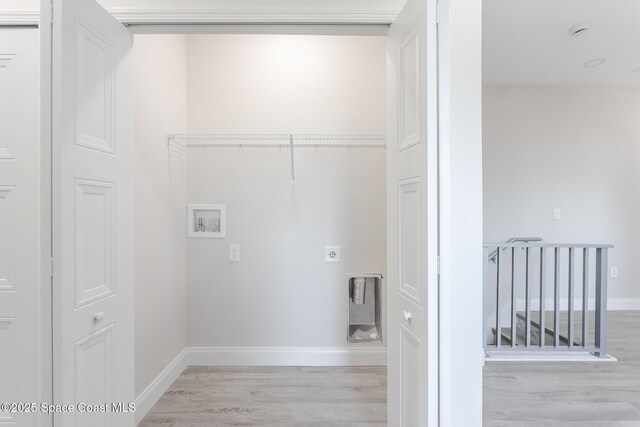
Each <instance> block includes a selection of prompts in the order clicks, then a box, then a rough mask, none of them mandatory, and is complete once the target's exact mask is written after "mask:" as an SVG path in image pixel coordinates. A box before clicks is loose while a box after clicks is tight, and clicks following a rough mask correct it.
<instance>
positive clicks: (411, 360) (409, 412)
mask: <svg viewBox="0 0 640 427" xmlns="http://www.w3.org/2000/svg"><path fill="white" fill-rule="evenodd" d="M421 347H422V341H421V340H420V339H419V338H418V337H417V336H415V335H414V334H412V333H411V331H409V329H407V328H406V327H405V326H404V325H400V402H402V404H401V409H400V424H399V425H400V426H401V427H411V426H419V425H420V418H419V415H420V404H421V402H420V389H421V384H420V381H421V380H422V372H421V370H420V368H421V362H420V359H421V352H422V348H421Z"/></svg>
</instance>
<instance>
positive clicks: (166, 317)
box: [134, 35, 187, 396]
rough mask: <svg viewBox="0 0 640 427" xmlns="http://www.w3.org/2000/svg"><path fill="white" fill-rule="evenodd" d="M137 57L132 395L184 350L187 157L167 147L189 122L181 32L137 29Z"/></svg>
mask: <svg viewBox="0 0 640 427" xmlns="http://www.w3.org/2000/svg"><path fill="white" fill-rule="evenodd" d="M134 57H135V69H134V73H135V81H134V82H135V85H134V86H135V114H136V122H135V123H136V128H135V269H136V270H135V283H136V305H135V310H136V314H135V333H136V367H135V368H136V396H139V395H140V393H142V392H143V391H144V390H145V388H146V387H147V386H148V385H149V384H150V383H151V382H152V381H153V380H154V379H155V378H156V376H158V374H160V373H161V372H162V371H163V369H164V368H165V367H166V366H167V365H169V363H170V362H171V361H172V360H173V359H174V358H175V357H176V356H177V355H178V354H179V353H180V352H181V351H182V350H183V349H184V348H185V346H186V344H187V329H186V328H187V325H186V237H185V233H184V223H185V221H186V214H185V212H184V209H182V207H183V206H184V203H185V199H186V197H185V190H186V171H185V166H186V156H185V154H184V153H182V154H181V153H180V150H177V149H176V150H172V151H170V150H169V148H168V146H167V140H166V133H167V130H168V129H173V130H176V131H180V130H184V129H185V128H186V124H187V88H186V84H187V46H186V37H185V36H182V35H163V36H144V35H137V36H136V38H135V44H134Z"/></svg>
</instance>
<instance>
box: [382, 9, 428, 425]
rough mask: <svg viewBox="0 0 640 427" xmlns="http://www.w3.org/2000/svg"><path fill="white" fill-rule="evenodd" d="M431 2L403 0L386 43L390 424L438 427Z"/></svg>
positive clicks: (388, 392) (388, 391)
mask: <svg viewBox="0 0 640 427" xmlns="http://www.w3.org/2000/svg"><path fill="white" fill-rule="evenodd" d="M436 31H437V29H436V27H435V2H433V1H431V0H408V2H407V4H406V5H405V7H404V9H403V10H402V12H401V13H400V15H399V16H398V18H397V20H396V21H395V22H394V23H393V25H391V28H390V30H389V37H388V45H387V60H388V61H387V64H388V65H387V79H388V80H387V91H388V92H387V93H388V127H387V137H388V146H389V150H388V151H387V204H388V206H387V218H388V236H387V251H388V258H387V269H388V276H389V280H388V281H387V283H388V286H389V288H388V290H387V295H388V310H387V316H388V319H387V321H388V323H389V329H388V330H389V334H388V339H387V352H388V354H387V361H388V362H387V363H388V370H387V375H388V389H387V394H388V396H387V397H388V425H390V426H392V425H393V426H411V427H417V426H428V425H434V426H435V425H437V423H438V409H437V408H438V406H437V403H438V360H437V357H438V344H437V343H438V323H437V320H438V314H437V313H438V303H437V301H438V276H437V256H438V237H437V231H438V227H437V224H438V221H437V212H438V198H437V182H438V180H437V177H438V175H437V174H438V172H437V147H438V145H437V75H436V71H437V63H436V59H437V50H436V47H437V46H436V40H437V39H436Z"/></svg>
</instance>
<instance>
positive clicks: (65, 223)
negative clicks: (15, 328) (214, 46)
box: [52, 0, 134, 427]
mask: <svg viewBox="0 0 640 427" xmlns="http://www.w3.org/2000/svg"><path fill="white" fill-rule="evenodd" d="M53 3H54V4H53V13H54V15H53V36H52V37H53V44H52V92H53V94H52V110H53V116H52V123H53V153H52V157H53V178H52V179H53V256H54V302H53V306H54V338H53V345H54V354H53V359H54V401H55V403H56V404H88V405H107V406H105V409H104V411H103V410H102V408H101V407H100V406H98V407H97V408H96V409H98V411H97V412H95V411H93V412H82V407H80V408H79V409H80V411H78V410H76V411H74V412H72V413H58V414H56V415H55V422H56V425H60V426H65V427H66V426H79V427H85V426H118V427H124V426H132V425H134V417H133V414H131V413H127V412H117V409H122V410H125V411H126V410H127V409H128V408H127V406H126V405H127V404H128V403H130V402H133V401H134V350H133V348H134V341H133V337H134V325H133V297H134V292H133V219H132V216H133V147H132V144H133V123H132V122H133V105H132V88H131V81H132V70H131V49H132V46H133V39H132V36H131V34H130V33H129V31H128V30H127V29H126V28H125V27H124V26H122V25H121V24H120V23H118V22H117V21H116V20H115V19H114V18H113V17H112V16H111V15H110V14H109V13H107V12H106V11H105V10H104V9H102V8H101V7H100V6H99V5H98V4H97V3H96V2H94V1H93V0H54V2H53ZM119 403H120V404H124V408H117V407H113V406H112V404H119Z"/></svg>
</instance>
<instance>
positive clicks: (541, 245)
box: [482, 242, 613, 249]
mask: <svg viewBox="0 0 640 427" xmlns="http://www.w3.org/2000/svg"><path fill="white" fill-rule="evenodd" d="M482 247H483V248H489V249H490V248H498V247H500V248H596V249H609V248H613V245H611V244H597V243H547V242H512V243H484V244H483V245H482Z"/></svg>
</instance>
